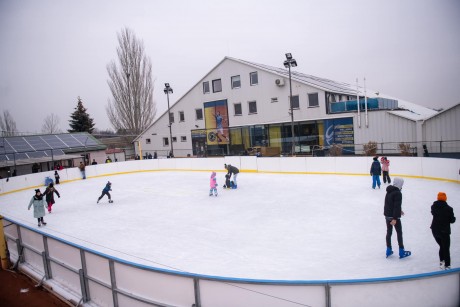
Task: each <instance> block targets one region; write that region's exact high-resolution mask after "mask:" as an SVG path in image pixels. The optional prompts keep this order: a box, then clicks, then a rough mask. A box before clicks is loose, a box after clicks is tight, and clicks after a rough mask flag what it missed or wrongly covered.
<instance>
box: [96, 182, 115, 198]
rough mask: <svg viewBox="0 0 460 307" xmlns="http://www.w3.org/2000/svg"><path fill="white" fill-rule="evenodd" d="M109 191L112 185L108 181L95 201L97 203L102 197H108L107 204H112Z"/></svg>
mask: <svg viewBox="0 0 460 307" xmlns="http://www.w3.org/2000/svg"><path fill="white" fill-rule="evenodd" d="M110 191H112V183H111V182H110V181H108V182H107V184H106V185H105V188H104V189H103V190H102V194H101V196H99V198H98V199H97V203H99V201H100V200H101V199H102V197H104V195H107V196H108V197H109V203H113V200H112V197H111V196H110V193H109V192H110Z"/></svg>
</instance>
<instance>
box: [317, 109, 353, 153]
mask: <svg viewBox="0 0 460 307" xmlns="http://www.w3.org/2000/svg"><path fill="white" fill-rule="evenodd" d="M333 144H336V145H342V147H343V154H354V153H355V146H354V144H355V135H354V129H353V118H351V117H348V118H336V119H326V120H324V145H325V146H332V145H333Z"/></svg>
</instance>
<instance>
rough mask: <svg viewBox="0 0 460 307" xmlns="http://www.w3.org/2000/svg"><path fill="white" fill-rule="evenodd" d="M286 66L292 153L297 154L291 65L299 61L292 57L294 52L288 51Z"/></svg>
mask: <svg viewBox="0 0 460 307" xmlns="http://www.w3.org/2000/svg"><path fill="white" fill-rule="evenodd" d="M283 64H284V67H286V68H288V69H289V93H290V96H289V102H290V105H291V136H292V148H291V155H292V156H294V154H295V138H294V110H293V108H292V82H291V67H296V66H297V62H296V60H295V59H293V58H292V54H290V53H286V61H284V63H283Z"/></svg>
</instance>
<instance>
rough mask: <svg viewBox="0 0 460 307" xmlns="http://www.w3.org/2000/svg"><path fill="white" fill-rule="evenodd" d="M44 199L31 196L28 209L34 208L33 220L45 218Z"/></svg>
mask: <svg viewBox="0 0 460 307" xmlns="http://www.w3.org/2000/svg"><path fill="white" fill-rule="evenodd" d="M45 204H46V203H45V199H44V198H43V197H37V196H32V199H31V200H30V203H29V207H27V209H30V207H31V206H32V205H33V206H34V218H37V219H38V218H41V217H44V216H45ZM46 209H48V204H46Z"/></svg>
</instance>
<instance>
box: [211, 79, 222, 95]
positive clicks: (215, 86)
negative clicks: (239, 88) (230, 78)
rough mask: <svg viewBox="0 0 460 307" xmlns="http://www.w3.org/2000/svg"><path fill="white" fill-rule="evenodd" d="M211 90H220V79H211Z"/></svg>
mask: <svg viewBox="0 0 460 307" xmlns="http://www.w3.org/2000/svg"><path fill="white" fill-rule="evenodd" d="M212 92H213V93H217V92H222V81H221V80H220V79H216V80H212Z"/></svg>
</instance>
